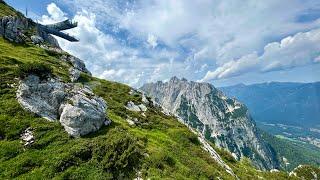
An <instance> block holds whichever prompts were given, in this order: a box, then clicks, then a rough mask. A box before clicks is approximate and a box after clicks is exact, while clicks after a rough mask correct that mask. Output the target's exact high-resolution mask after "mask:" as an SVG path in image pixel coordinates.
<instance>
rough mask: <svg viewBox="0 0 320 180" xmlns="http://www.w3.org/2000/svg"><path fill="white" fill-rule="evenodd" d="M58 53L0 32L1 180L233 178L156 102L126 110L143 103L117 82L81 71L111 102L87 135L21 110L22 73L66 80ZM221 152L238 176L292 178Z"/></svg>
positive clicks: (3, 7)
mask: <svg viewBox="0 0 320 180" xmlns="http://www.w3.org/2000/svg"><path fill="white" fill-rule="evenodd" d="M0 10H1V11H0V12H1V13H0V16H3V15H14V14H15V13H16V12H15V11H14V9H12V8H10V7H8V6H6V5H4V4H3V3H2V2H1V1H0ZM59 56H60V55H59V54H55V53H52V52H49V51H46V50H44V49H41V48H38V47H36V46H33V45H18V44H12V43H10V42H8V41H6V40H4V39H3V38H1V37H0V179H11V178H18V179H43V178H56V179H63V178H73V179H75V178H77V179H85V178H90V179H108V178H120V177H128V178H132V177H135V174H136V171H137V170H140V171H141V172H142V175H143V176H147V177H150V178H153V179H163V178H165V179H173V178H174V179H213V178H215V177H218V176H219V177H223V179H233V178H232V177H230V176H229V174H227V173H226V172H225V170H224V169H222V168H221V167H220V166H219V165H217V163H216V162H215V161H214V160H213V159H212V158H211V157H210V156H209V154H208V153H207V152H205V151H204V150H202V148H201V146H200V144H199V142H198V141H197V138H196V136H195V135H194V134H192V133H191V132H190V131H189V130H188V129H187V128H186V127H185V126H184V125H181V124H180V123H178V121H177V120H176V119H175V118H173V117H168V116H165V115H163V114H162V113H160V111H159V110H158V109H157V108H155V107H148V111H147V113H146V115H147V116H146V117H143V116H141V114H138V113H133V112H130V111H127V110H126V109H125V108H124V105H125V103H126V102H128V101H129V100H131V101H134V102H136V103H139V102H141V96H140V95H129V91H130V87H128V86H126V85H123V84H120V83H116V82H110V81H106V80H100V79H97V78H91V77H88V76H85V75H83V76H82V78H81V80H80V81H81V82H79V83H83V84H87V85H90V86H91V87H92V88H93V89H94V91H95V93H96V94H97V95H99V96H101V97H103V98H104V99H105V100H106V101H107V103H108V111H107V113H108V115H107V116H108V118H109V119H111V120H112V124H111V125H110V126H108V127H103V128H102V129H100V130H99V131H98V132H95V133H92V134H90V135H87V136H85V137H82V138H72V137H69V136H68V134H67V133H66V132H65V131H64V130H63V128H62V126H61V125H60V124H59V123H58V122H48V121H46V120H44V119H43V118H40V117H38V116H36V115H34V114H32V113H29V112H26V111H24V110H23V109H22V108H21V107H20V105H19V104H18V102H17V101H16V98H15V92H16V88H17V84H18V77H20V76H21V75H25V74H26V73H28V71H32V72H34V73H44V72H43V71H44V70H46V69H51V70H52V76H55V77H59V78H61V79H62V80H63V81H64V82H69V77H68V72H67V70H68V68H69V65H68V64H67V63H64V62H61V61H59ZM43 67H45V68H43ZM37 70H41V71H37ZM128 115H129V116H131V117H137V118H138V119H139V123H138V124H137V125H136V126H135V127H131V126H129V125H128V124H127V122H126V121H125V118H126V117H127V116H128ZM27 127H32V129H33V131H34V133H35V137H36V142H35V143H34V144H33V145H32V146H31V147H28V148H26V147H23V144H22V142H21V140H20V138H19V136H20V134H21V132H22V131H23V130H24V129H26V128H27ZM218 151H219V153H220V154H221V155H222V157H223V159H224V160H225V161H226V162H228V164H229V165H230V166H231V167H232V168H233V170H234V171H235V172H236V174H237V175H238V176H239V177H240V178H241V179H253V178H254V177H257V176H260V177H265V178H268V179H287V175H286V174H285V173H268V172H260V171H257V170H255V169H254V168H253V167H252V166H251V165H250V162H249V161H248V160H243V161H241V162H236V161H234V159H233V158H232V157H231V155H230V154H229V153H227V152H225V151H223V150H218Z"/></svg>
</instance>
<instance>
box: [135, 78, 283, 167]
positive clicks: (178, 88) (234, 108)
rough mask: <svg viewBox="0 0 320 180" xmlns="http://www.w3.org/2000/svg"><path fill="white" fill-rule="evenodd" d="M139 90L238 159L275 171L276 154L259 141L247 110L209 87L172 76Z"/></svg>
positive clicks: (209, 85)
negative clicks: (245, 158) (244, 158)
mask: <svg viewBox="0 0 320 180" xmlns="http://www.w3.org/2000/svg"><path fill="white" fill-rule="evenodd" d="M141 90H143V91H144V92H146V94H147V95H149V96H151V97H153V98H154V100H155V101H156V102H157V103H159V104H160V105H161V106H163V107H164V108H166V109H167V110H168V111H169V112H170V113H173V114H176V115H178V116H180V117H181V118H182V120H183V121H184V122H185V123H187V124H189V125H190V126H191V127H193V128H195V129H197V130H198V131H199V132H201V133H202V134H203V135H204V136H205V137H206V138H207V139H208V140H211V141H212V142H214V143H215V145H217V146H219V147H222V148H226V149H228V150H229V151H230V152H231V153H232V154H233V155H234V156H235V157H236V158H237V159H240V158H241V157H248V158H250V159H252V161H253V162H254V163H255V165H256V166H258V167H259V168H261V169H273V168H277V166H278V162H277V159H276V157H275V154H274V152H273V150H272V148H271V147H270V146H269V145H268V144H266V143H265V142H264V141H263V140H262V139H261V137H260V134H259V133H258V132H257V129H256V127H255V123H254V121H252V119H251V117H250V115H249V114H248V111H247V108H246V107H245V106H244V105H243V104H241V103H240V102H238V101H236V100H234V99H230V98H227V97H226V96H224V95H223V94H222V93H221V92H220V91H219V90H217V89H216V88H214V87H213V86H212V85H211V84H208V83H197V82H192V81H191V82H189V81H187V80H185V79H181V80H180V79H178V78H177V77H173V78H172V79H170V81H168V82H165V83H163V82H160V81H159V82H157V83H149V84H145V85H144V86H142V87H141Z"/></svg>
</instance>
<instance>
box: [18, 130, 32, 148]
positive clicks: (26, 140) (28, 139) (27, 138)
mask: <svg viewBox="0 0 320 180" xmlns="http://www.w3.org/2000/svg"><path fill="white" fill-rule="evenodd" d="M20 139H21V140H22V141H23V145H24V146H30V145H32V144H33V143H34V141H35V138H34V135H33V132H32V128H31V127H28V128H27V129H25V130H24V131H23V133H22V134H21V135H20Z"/></svg>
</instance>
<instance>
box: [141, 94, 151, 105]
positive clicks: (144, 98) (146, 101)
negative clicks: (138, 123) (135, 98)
mask: <svg viewBox="0 0 320 180" xmlns="http://www.w3.org/2000/svg"><path fill="white" fill-rule="evenodd" d="M142 102H143V103H145V104H149V103H150V102H149V100H148V99H147V97H146V95H145V93H142Z"/></svg>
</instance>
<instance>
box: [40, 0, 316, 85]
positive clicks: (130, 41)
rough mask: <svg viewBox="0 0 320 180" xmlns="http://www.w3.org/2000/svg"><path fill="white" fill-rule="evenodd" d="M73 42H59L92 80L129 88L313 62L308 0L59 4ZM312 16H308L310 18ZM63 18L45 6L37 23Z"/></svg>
mask: <svg viewBox="0 0 320 180" xmlns="http://www.w3.org/2000/svg"><path fill="white" fill-rule="evenodd" d="M63 2H64V5H66V7H68V8H69V9H70V12H69V13H68V14H75V16H74V17H73V19H74V20H77V21H78V22H79V27H78V28H76V29H73V30H71V31H70V34H72V35H74V36H76V37H78V38H79V39H80V42H79V43H69V42H65V41H63V40H59V42H60V44H61V46H62V47H63V48H64V49H66V50H67V51H68V52H70V53H72V54H74V55H76V56H78V57H80V58H82V59H83V60H84V61H85V62H86V64H87V66H88V68H89V69H90V70H91V71H92V72H93V74H94V75H96V76H98V77H101V78H106V79H110V80H116V81H120V82H124V83H127V84H130V85H133V86H140V85H141V84H142V83H145V82H148V81H155V80H164V79H168V78H170V77H171V76H173V75H177V76H180V77H186V78H188V79H191V80H197V79H201V80H202V81H212V80H218V79H228V78H230V77H237V76H242V75H243V74H246V73H248V72H257V73H265V72H270V71H281V70H282V71H285V70H287V69H290V68H295V67H299V66H306V65H309V64H312V63H318V62H319V59H320V55H319V53H318V52H319V50H320V49H319V45H318V44H319V43H317V42H319V28H320V19H319V17H317V16H316V15H314V14H312V13H309V12H310V11H312V12H314V11H317V10H320V2H316V1H314V0H305V1H301V0H283V1H278V0H270V1H252V0H244V1H237V2H236V1H233V0H213V1H212V0H202V1H191V0H190V1H188V0H187V1H182V0H181V1H180V0H178V1H171V0H161V1H155V0H152V1H142V0H141V1H140V0H136V1H118V0H110V1H104V0H92V1H81V0H68V1H66V0H65V1H63ZM311 16H312V17H311ZM65 17H66V13H64V12H62V11H61V10H60V9H59V8H58V7H57V6H56V5H53V4H50V5H48V15H47V16H43V17H42V20H43V21H51V20H58V19H63V18H65Z"/></svg>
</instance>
